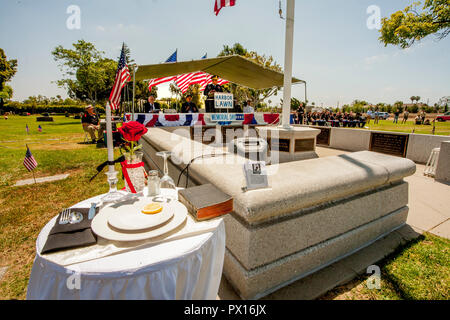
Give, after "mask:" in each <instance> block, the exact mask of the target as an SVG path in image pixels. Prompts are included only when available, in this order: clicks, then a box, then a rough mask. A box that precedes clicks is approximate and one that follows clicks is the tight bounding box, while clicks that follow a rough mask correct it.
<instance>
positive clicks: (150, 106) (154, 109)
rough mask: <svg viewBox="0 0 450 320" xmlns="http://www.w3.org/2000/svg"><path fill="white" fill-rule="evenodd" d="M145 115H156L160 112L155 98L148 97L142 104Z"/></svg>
mask: <svg viewBox="0 0 450 320" xmlns="http://www.w3.org/2000/svg"><path fill="white" fill-rule="evenodd" d="M144 110H145V113H158V112H159V111H160V110H161V106H160V105H159V103H158V102H155V96H154V95H150V96H149V97H148V101H147V102H145V103H144Z"/></svg>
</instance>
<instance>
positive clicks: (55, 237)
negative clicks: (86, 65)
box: [41, 208, 99, 254]
mask: <svg viewBox="0 0 450 320" xmlns="http://www.w3.org/2000/svg"><path fill="white" fill-rule="evenodd" d="M70 210H71V211H72V212H80V213H81V214H82V215H83V220H82V221H81V222H79V223H75V224H70V223H67V224H59V219H60V218H61V213H60V214H59V216H58V218H57V219H56V222H55V225H54V226H53V228H52V229H51V230H50V233H49V234H48V237H47V241H46V242H45V245H44V248H43V249H42V251H41V254H44V253H49V252H53V251H58V250H63V249H72V248H78V247H83V246H87V245H91V244H95V243H97V237H96V236H95V234H94V233H93V232H92V229H91V223H92V220H89V219H88V215H89V208H72V209H70ZM98 210H99V208H96V213H97V212H98Z"/></svg>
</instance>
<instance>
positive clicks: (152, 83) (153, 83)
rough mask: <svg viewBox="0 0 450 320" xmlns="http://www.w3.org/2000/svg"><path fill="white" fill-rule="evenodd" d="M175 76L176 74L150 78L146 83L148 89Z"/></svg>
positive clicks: (171, 79) (173, 78)
mask: <svg viewBox="0 0 450 320" xmlns="http://www.w3.org/2000/svg"><path fill="white" fill-rule="evenodd" d="M176 78H177V76H170V77H164V78H156V79H151V80H150V81H149V83H148V90H150V91H151V90H152V87H154V86H157V85H159V84H161V83H165V82H170V81H173V80H175V79H176Z"/></svg>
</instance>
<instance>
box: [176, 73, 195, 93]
mask: <svg viewBox="0 0 450 320" xmlns="http://www.w3.org/2000/svg"><path fill="white" fill-rule="evenodd" d="M195 74H196V73H195V72H191V73H185V74H182V75H181V76H178V77H177V79H176V80H175V83H176V84H177V86H178V88H180V90H181V92H182V93H185V92H186V91H187V89H188V88H189V86H190V85H191V81H192V78H193V77H194V76H195Z"/></svg>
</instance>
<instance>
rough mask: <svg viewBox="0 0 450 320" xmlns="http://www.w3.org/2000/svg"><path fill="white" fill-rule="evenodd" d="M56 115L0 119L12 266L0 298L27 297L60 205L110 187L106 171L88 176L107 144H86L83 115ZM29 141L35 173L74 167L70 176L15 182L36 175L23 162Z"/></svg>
mask: <svg viewBox="0 0 450 320" xmlns="http://www.w3.org/2000/svg"><path fill="white" fill-rule="evenodd" d="M54 119H55V122H53V123H51V122H36V117H34V116H31V117H22V116H12V117H9V119H8V120H6V121H5V120H3V119H1V121H0V130H1V131H2V138H1V139H0V150H1V153H0V172H1V174H0V267H3V266H8V270H7V272H6V274H5V276H4V277H3V279H2V280H0V299H24V298H25V295H26V287H27V284H28V279H29V275H30V272H31V266H32V264H33V259H34V255H35V242H36V238H37V236H38V234H39V232H40V230H41V229H42V228H43V227H44V226H45V224H46V223H47V222H48V221H49V220H50V219H51V218H52V217H54V216H55V215H57V214H58V212H59V211H60V210H61V209H62V208H65V207H68V206H71V205H73V204H75V203H77V202H79V201H81V200H84V199H86V198H89V197H92V196H94V195H98V194H102V193H105V192H107V191H108V183H107V181H106V175H105V174H100V175H98V176H97V178H96V179H94V180H93V181H92V182H89V179H90V177H92V176H93V175H94V174H95V173H96V172H97V171H96V169H95V168H96V167H97V165H99V164H100V163H102V162H103V161H106V160H107V151H106V149H104V148H97V147H96V145H89V144H83V140H84V132H83V129H82V127H81V122H80V120H74V119H70V118H65V117H64V116H55V117H54ZM26 124H28V127H29V128H30V133H29V134H27V133H26V130H25V125H26ZM38 124H41V126H42V128H43V132H42V133H40V132H38V130H37V126H38ZM26 144H28V146H29V147H30V150H31V152H32V153H33V156H34V157H35V159H36V161H37V162H38V166H37V168H36V169H35V175H36V177H42V176H51V175H55V174H61V173H70V176H69V178H67V179H65V180H61V181H55V182H48V183H40V184H36V185H34V184H32V185H27V186H20V187H14V186H13V185H14V184H15V182H16V181H17V180H21V179H29V178H32V177H33V175H32V173H29V172H28V171H27V170H26V168H25V167H24V166H23V164H22V163H23V159H24V157H25V152H26V146H25V145H26ZM116 154H117V155H118V151H117V150H116ZM116 170H118V171H120V165H117V164H116ZM105 172H106V171H105ZM120 187H123V181H122V180H121V179H120V180H119V188H120Z"/></svg>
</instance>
